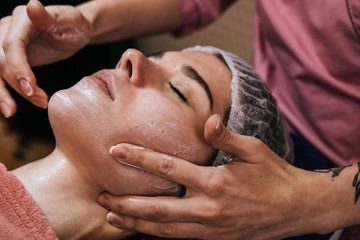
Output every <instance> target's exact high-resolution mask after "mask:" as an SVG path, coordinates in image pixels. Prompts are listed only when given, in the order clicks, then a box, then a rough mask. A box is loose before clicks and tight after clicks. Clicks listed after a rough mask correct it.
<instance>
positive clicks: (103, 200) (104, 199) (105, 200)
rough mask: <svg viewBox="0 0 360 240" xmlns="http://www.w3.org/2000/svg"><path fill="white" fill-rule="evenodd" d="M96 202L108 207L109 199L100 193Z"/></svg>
mask: <svg viewBox="0 0 360 240" xmlns="http://www.w3.org/2000/svg"><path fill="white" fill-rule="evenodd" d="M98 202H99V203H100V205H101V206H103V207H105V208H110V200H109V199H108V198H107V197H106V196H104V194H101V195H100V196H99V197H98Z"/></svg>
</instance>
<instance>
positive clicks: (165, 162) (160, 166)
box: [156, 158, 175, 176]
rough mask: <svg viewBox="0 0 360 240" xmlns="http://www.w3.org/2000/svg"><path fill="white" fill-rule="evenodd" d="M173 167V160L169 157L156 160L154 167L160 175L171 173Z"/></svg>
mask: <svg viewBox="0 0 360 240" xmlns="http://www.w3.org/2000/svg"><path fill="white" fill-rule="evenodd" d="M174 168H175V166H174V161H173V160H172V159H170V158H169V159H168V158H162V159H161V161H157V165H156V169H157V171H158V173H160V174H162V175H166V176H169V175H172V173H173V172H174Z"/></svg>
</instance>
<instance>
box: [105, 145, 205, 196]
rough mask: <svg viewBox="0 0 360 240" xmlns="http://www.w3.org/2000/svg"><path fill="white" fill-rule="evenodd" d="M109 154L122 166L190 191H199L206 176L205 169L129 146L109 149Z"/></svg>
mask: <svg viewBox="0 0 360 240" xmlns="http://www.w3.org/2000/svg"><path fill="white" fill-rule="evenodd" d="M110 153H111V154H112V155H113V157H114V158H115V159H116V160H117V161H118V162H120V163H122V164H126V165H130V166H132V167H139V168H141V169H143V170H145V171H147V172H150V173H153V174H156V175H158V176H161V177H164V178H166V179H168V180H170V181H173V182H176V183H179V184H181V185H183V186H185V187H186V188H188V189H190V190H191V189H201V185H202V183H203V179H207V175H208V170H207V169H206V167H201V166H197V165H195V164H193V163H190V162H187V161H185V160H183V159H180V158H177V157H174V156H169V155H166V154H163V153H158V152H155V151H152V150H148V149H141V148H139V147H135V146H133V145H130V144H118V145H116V146H114V147H112V148H111V149H110Z"/></svg>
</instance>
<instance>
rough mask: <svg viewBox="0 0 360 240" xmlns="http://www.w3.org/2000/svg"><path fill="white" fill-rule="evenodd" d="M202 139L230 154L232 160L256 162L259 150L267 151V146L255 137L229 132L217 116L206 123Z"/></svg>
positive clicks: (211, 117)
mask: <svg viewBox="0 0 360 240" xmlns="http://www.w3.org/2000/svg"><path fill="white" fill-rule="evenodd" d="M204 137H205V140H206V141H207V142H208V143H209V144H210V145H212V146H213V147H214V148H216V149H219V150H222V151H224V152H228V153H230V154H231V155H232V156H233V159H234V160H236V159H237V160H242V161H246V162H257V160H258V157H259V156H258V154H259V150H260V149H264V148H265V149H267V146H266V145H265V144H264V143H263V142H262V141H261V140H259V139H257V138H255V137H250V136H245V135H239V134H236V133H233V132H231V131H230V130H229V129H227V128H226V127H225V126H224V124H223V122H222V121H221V117H220V116H219V115H217V114H214V115H212V116H210V117H209V119H208V120H207V121H206V123H205V130H204Z"/></svg>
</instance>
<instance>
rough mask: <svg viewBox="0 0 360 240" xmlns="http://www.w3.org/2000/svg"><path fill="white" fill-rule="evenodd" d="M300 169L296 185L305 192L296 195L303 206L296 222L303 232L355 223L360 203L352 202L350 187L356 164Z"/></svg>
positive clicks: (318, 231) (329, 230)
mask: <svg viewBox="0 0 360 240" xmlns="http://www.w3.org/2000/svg"><path fill="white" fill-rule="evenodd" d="M303 172H304V174H303V175H302V176H301V178H299V179H298V188H299V189H302V192H303V193H304V194H305V195H304V196H303V197H301V196H299V197H300V199H301V201H300V203H301V204H302V205H303V209H302V212H299V214H298V219H299V221H298V223H297V224H299V226H300V227H301V229H302V232H303V233H317V234H327V233H330V232H333V231H335V230H338V229H341V228H345V227H348V226H351V225H354V224H356V223H359V219H357V217H356V216H357V215H358V214H356V212H358V211H359V210H360V209H359V206H358V205H360V204H358V205H354V198H355V189H354V187H353V186H352V183H353V180H354V176H355V175H356V173H357V172H358V167H357V166H351V167H345V168H341V169H331V170H321V171H313V172H311V171H303ZM306 189H307V190H306ZM300 203H299V204H300ZM300 209H301V208H300Z"/></svg>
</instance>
